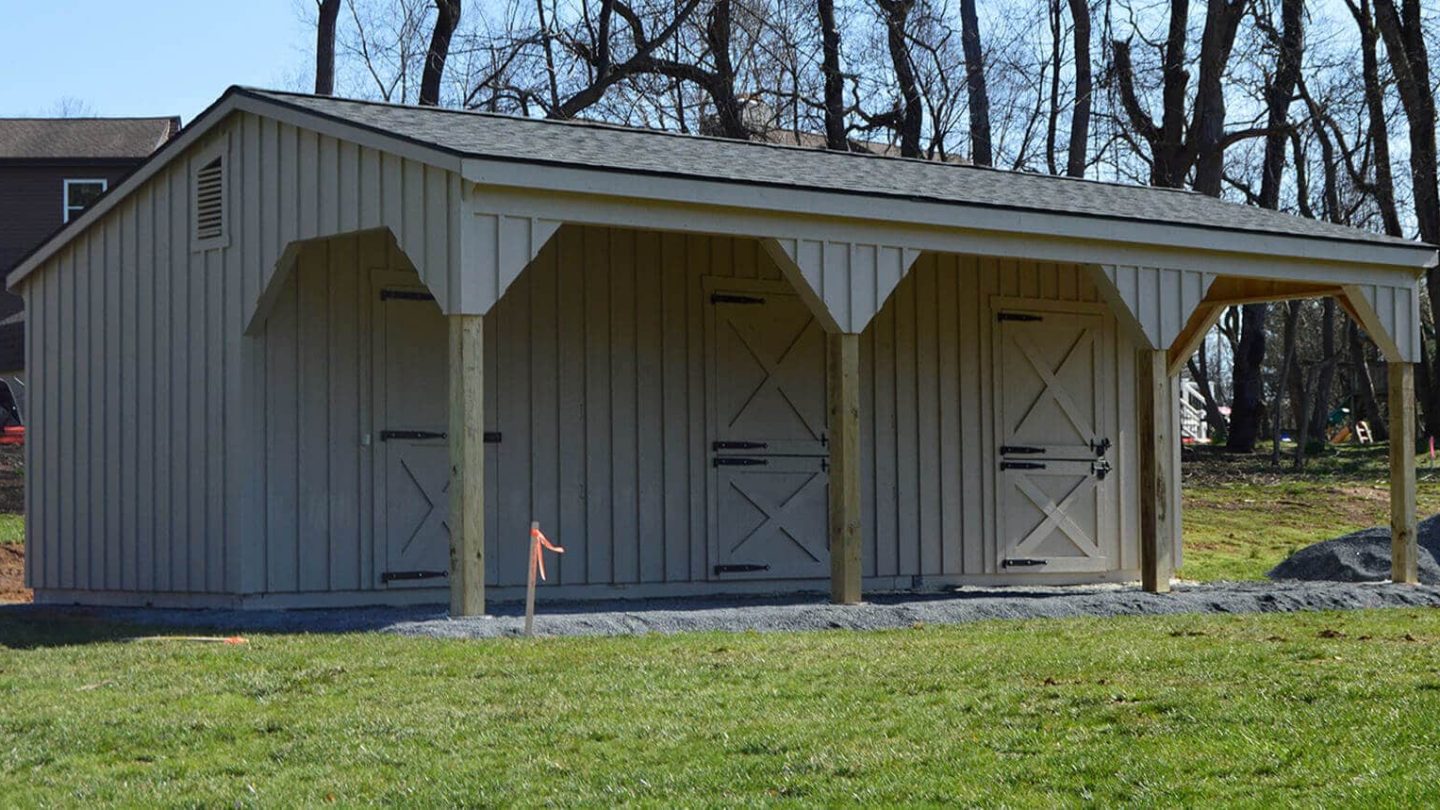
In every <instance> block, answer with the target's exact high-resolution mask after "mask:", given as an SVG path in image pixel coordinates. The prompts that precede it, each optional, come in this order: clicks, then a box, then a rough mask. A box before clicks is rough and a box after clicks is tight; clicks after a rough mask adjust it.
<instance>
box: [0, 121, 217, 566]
mask: <svg viewBox="0 0 1440 810" xmlns="http://www.w3.org/2000/svg"><path fill="white" fill-rule="evenodd" d="M216 143H220V144H223V143H225V135H224V134H223V133H221V134H220V135H218V136H217V137H216V138H213V139H211V140H210V141H209V142H207V143H206V144H202V145H201V147H202V148H206V147H209V146H211V145H212V144H216ZM189 191H190V183H189V173H188V170H187V166H186V162H185V161H184V160H181V161H178V162H177V163H175V164H173V165H172V167H171V168H169V169H167V170H165V171H162V172H160V173H159V174H157V175H156V176H155V177H154V178H152V179H151V180H150V181H149V182H148V183H146V184H145V185H143V186H142V187H141V188H139V189H138V190H137V191H136V192H135V193H133V194H131V195H130V196H129V197H127V198H126V199H125V200H124V201H123V202H122V203H121V204H120V205H119V206H118V207H117V208H116V209H114V210H113V211H111V212H110V213H109V214H108V215H107V216H105V217H104V218H102V219H100V220H99V221H97V222H96V223H95V224H93V225H92V226H91V227H89V228H87V229H86V230H85V231H84V232H82V233H81V234H79V235H77V236H76V237H75V238H74V239H73V240H72V241H71V242H70V243H69V244H68V245H67V246H66V247H65V249H64V250H63V251H61V252H60V253H59V254H58V255H57V256H56V257H55V258H54V259H52V260H51V261H50V263H49V266H48V267H47V268H43V269H42V270H41V271H40V272H39V273H37V274H36V275H35V276H33V277H32V278H31V279H29V280H27V282H26V283H25V284H24V285H23V288H22V290H23V294H24V295H25V297H26V307H27V309H28V311H29V317H28V318H27V321H28V323H27V329H28V330H29V332H28V338H29V345H28V347H27V351H28V352H29V357H28V363H29V369H30V385H29V391H28V394H29V397H30V409H31V414H30V426H29V436H30V441H29V442H28V443H27V447H26V453H27V474H28V476H29V482H28V485H27V487H26V497H27V514H28V519H27V525H26V531H27V535H28V539H29V554H28V560H27V564H28V566H29V575H30V581H31V583H32V584H33V585H34V587H36V588H37V589H40V590H45V589H59V590H85V591H147V592H166V591H170V592H192V593H193V592H210V593H217V592H224V591H229V590H232V589H233V588H234V586H235V584H236V582H237V577H238V574H239V566H238V564H237V562H238V560H237V548H238V545H239V544H238V539H239V527H238V526H237V525H236V524H235V522H234V521H230V520H227V515H228V514H229V512H228V510H230V509H231V508H232V507H233V506H234V504H235V498H236V495H237V492H238V486H237V483H238V480H239V479H238V476H237V474H238V472H239V469H240V468H239V466H238V461H239V457H238V456H237V454H236V453H234V452H232V451H233V449H234V448H233V445H230V444H229V437H230V436H231V435H232V434H231V433H229V432H228V431H227V417H230V416H231V415H232V414H234V413H235V410H234V406H235V404H236V403H237V402H238V397H239V395H240V391H241V386H240V384H239V383H240V379H241V374H240V368H241V345H240V341H238V340H237V339H235V337H236V336H238V334H239V332H240V329H241V322H240V311H241V310H240V306H239V304H240V299H241V294H242V293H241V274H240V273H238V272H236V271H237V269H238V268H239V266H240V265H239V257H238V256H237V255H235V254H236V251H235V250H233V249H230V250H212V251H207V252H191V250H190V241H189V240H190V232H189V224H190V217H191V212H190V209H189ZM232 199H233V195H232Z"/></svg>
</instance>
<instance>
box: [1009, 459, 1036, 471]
mask: <svg viewBox="0 0 1440 810" xmlns="http://www.w3.org/2000/svg"><path fill="white" fill-rule="evenodd" d="M1000 469H1002V470H1043V469H1045V465H1044V464H1042V463H1040V462H1038V461H1002V462H1000Z"/></svg>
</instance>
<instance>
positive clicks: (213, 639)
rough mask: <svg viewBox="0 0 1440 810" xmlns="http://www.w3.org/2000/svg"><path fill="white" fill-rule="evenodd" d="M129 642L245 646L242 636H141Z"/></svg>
mask: <svg viewBox="0 0 1440 810" xmlns="http://www.w3.org/2000/svg"><path fill="white" fill-rule="evenodd" d="M131 641H198V642H202V643H206V644H245V643H246V641H245V639H244V637H242V636H141V637H140V638H134V639H131Z"/></svg>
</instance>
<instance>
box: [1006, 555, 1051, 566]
mask: <svg viewBox="0 0 1440 810" xmlns="http://www.w3.org/2000/svg"><path fill="white" fill-rule="evenodd" d="M1044 564H1045V560H1032V559H1030V558H1029V557H1009V558H1006V559H1004V560H1001V561H1000V567H1001V568H1034V567H1036V566H1040V565H1044Z"/></svg>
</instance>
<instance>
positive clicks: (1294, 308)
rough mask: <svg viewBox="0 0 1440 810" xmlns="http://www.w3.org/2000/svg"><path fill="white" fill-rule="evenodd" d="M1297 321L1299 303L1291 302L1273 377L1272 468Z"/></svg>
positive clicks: (1277, 452)
mask: <svg viewBox="0 0 1440 810" xmlns="http://www.w3.org/2000/svg"><path fill="white" fill-rule="evenodd" d="M1247 309H1248V307H1247ZM1299 320H1300V302H1299V301H1291V302H1289V303H1288V304H1287V305H1286V307H1285V333H1284V349H1283V350H1282V352H1281V355H1280V369H1279V371H1278V372H1277V373H1276V375H1275V399H1274V400H1272V401H1271V403H1270V424H1271V429H1270V435H1271V437H1272V438H1273V439H1274V441H1275V443H1274V445H1272V446H1271V448H1270V464H1271V466H1274V467H1279V466H1280V425H1281V422H1282V417H1283V415H1284V413H1285V409H1284V408H1281V407H1280V400H1281V399H1282V398H1283V397H1284V395H1285V382H1286V380H1287V379H1289V377H1290V365H1291V364H1292V363H1294V362H1295V327H1296V324H1297V322H1298V321H1299ZM1261 339H1262V340H1263V339H1264V338H1263V337H1262V338H1261ZM1257 369H1258V365H1257ZM1256 376H1257V377H1258V376H1259V375H1258V374H1257V375H1256ZM1232 435H1233V434H1232Z"/></svg>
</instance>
